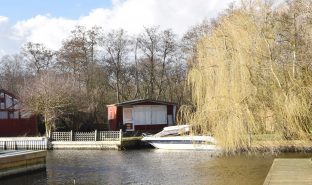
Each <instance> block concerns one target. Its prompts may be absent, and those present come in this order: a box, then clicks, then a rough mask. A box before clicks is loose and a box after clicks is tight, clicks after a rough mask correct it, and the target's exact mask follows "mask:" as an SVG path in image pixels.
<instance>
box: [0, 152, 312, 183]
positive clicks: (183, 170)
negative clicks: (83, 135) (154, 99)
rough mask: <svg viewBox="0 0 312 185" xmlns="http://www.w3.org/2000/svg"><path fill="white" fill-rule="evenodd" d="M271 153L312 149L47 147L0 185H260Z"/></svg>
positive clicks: (271, 158) (270, 159) (270, 158)
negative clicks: (42, 164) (34, 165)
mask: <svg viewBox="0 0 312 185" xmlns="http://www.w3.org/2000/svg"><path fill="white" fill-rule="evenodd" d="M276 157H283V158H293V157H296V158H298V157H300V158H301V157H302V158H303V157H304V158H307V157H312V154H281V155H278V156H271V155H268V154H266V155H241V156H235V157H233V156H232V157H229V156H227V157H226V156H225V157H217V156H215V155H213V154H212V153H207V152H205V151H195V152H189V151H165V150H133V151H109V150H108V151H107V150H54V151H49V152H48V156H47V169H46V171H41V172H36V173H32V174H28V175H22V176H17V177H11V178H7V179H2V180H0V184H1V185H5V184H14V185H15V184H16V185H33V184H35V185H37V184H38V185H41V184H43V185H44V184H53V185H54V184H74V182H75V183H76V184H112V185H113V184H144V185H145V184H173V185H176V184H205V185H206V184H208V185H209V184H216V185H228V184H229V185H231V184H233V185H237V184H242V185H244V184H246V185H253V184H254V185H262V184H263V181H264V179H265V177H266V174H267V173H268V171H269V168H270V166H271V164H272V162H273V159H274V158H276Z"/></svg>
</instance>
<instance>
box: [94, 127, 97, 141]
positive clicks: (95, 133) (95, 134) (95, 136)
mask: <svg viewBox="0 0 312 185" xmlns="http://www.w3.org/2000/svg"><path fill="white" fill-rule="evenodd" d="M96 140H97V130H96V129H95V131H94V141H96Z"/></svg>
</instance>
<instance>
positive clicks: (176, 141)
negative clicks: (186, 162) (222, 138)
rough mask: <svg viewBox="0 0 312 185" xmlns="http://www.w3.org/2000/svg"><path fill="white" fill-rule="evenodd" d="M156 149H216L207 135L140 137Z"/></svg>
mask: <svg viewBox="0 0 312 185" xmlns="http://www.w3.org/2000/svg"><path fill="white" fill-rule="evenodd" d="M142 140H143V141H145V142H148V143H149V144H151V145H152V146H154V147H155V148H158V149H166V150H217V149H218V148H217V146H216V145H215V144H214V139H213V138H212V137H209V136H193V137H190V136H174V137H144V138H143V139H142Z"/></svg>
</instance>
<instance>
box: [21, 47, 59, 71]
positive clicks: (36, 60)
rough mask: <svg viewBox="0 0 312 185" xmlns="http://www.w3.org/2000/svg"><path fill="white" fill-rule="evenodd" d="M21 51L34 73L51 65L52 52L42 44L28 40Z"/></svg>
mask: <svg viewBox="0 0 312 185" xmlns="http://www.w3.org/2000/svg"><path fill="white" fill-rule="evenodd" d="M22 52H23V54H24V55H25V57H26V60H27V61H28V65H29V67H30V69H32V70H34V71H35V73H36V74H39V73H40V72H42V71H43V70H47V69H48V68H49V67H51V64H52V59H53V55H54V54H53V52H52V51H51V50H50V49H48V48H46V47H45V46H44V45H43V44H39V43H32V42H28V43H27V44H25V46H24V47H23V48H22Z"/></svg>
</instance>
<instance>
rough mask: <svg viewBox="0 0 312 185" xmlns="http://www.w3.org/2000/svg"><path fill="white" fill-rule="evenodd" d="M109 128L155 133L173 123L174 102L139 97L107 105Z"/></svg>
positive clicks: (174, 115) (174, 114)
mask: <svg viewBox="0 0 312 185" xmlns="http://www.w3.org/2000/svg"><path fill="white" fill-rule="evenodd" d="M107 109H108V110H107V112H108V116H107V118H108V124H109V127H110V130H113V131H117V130H119V129H123V131H137V132H150V133H155V132H159V131H161V130H162V129H163V128H164V127H166V126H171V125H175V117H176V104H175V103H172V102H165V101H159V100H152V99H140V100H132V101H126V102H122V103H117V104H112V105H107Z"/></svg>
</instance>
